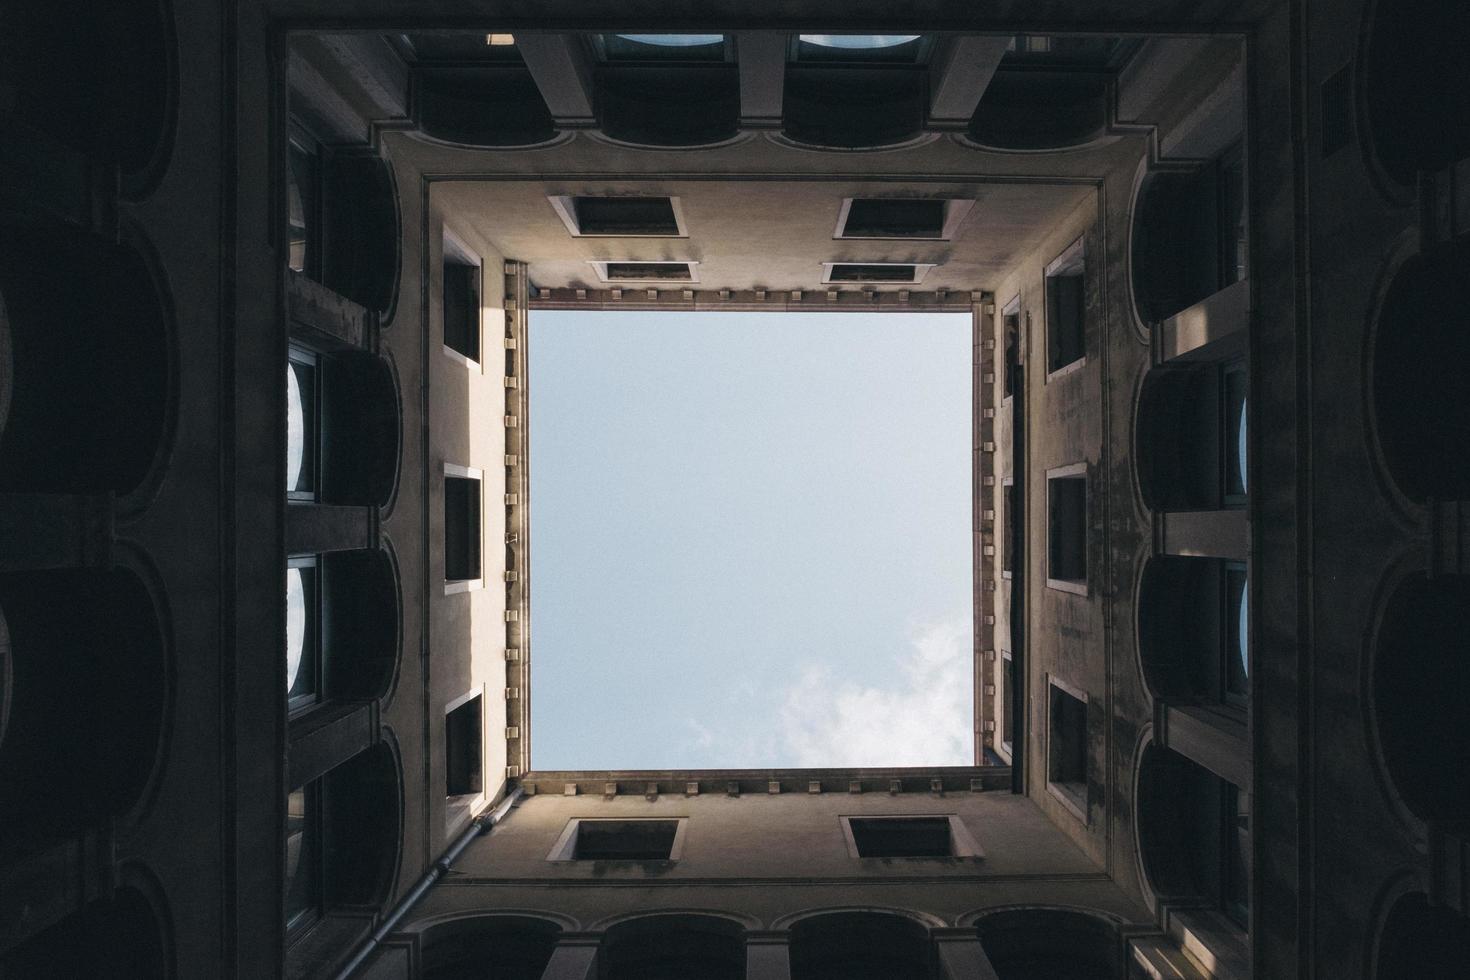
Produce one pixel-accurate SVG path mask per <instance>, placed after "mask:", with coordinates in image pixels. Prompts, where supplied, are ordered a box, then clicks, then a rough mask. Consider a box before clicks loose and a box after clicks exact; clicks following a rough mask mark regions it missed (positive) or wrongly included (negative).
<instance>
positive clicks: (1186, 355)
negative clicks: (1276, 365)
mask: <svg viewBox="0 0 1470 980" xmlns="http://www.w3.org/2000/svg"><path fill="white" fill-rule="evenodd" d="M1250 318H1251V286H1250V280H1249V279H1242V280H1240V281H1239V282H1237V283H1234V284H1232V285H1229V286H1226V287H1225V288H1224V289H1222V290H1220V291H1219V292H1218V293H1215V294H1214V295H1212V296H1207V297H1205V298H1204V299H1202V300H1200V301H1199V302H1198V303H1196V304H1194V305H1193V306H1191V307H1189V308H1188V309H1185V310H1181V311H1179V312H1178V313H1175V314H1174V315H1173V316H1171V317H1169V318H1168V319H1167V320H1165V321H1163V323H1162V324H1160V326H1159V360H1160V361H1171V360H1174V359H1175V358H1178V359H1181V360H1223V359H1224V358H1225V357H1227V356H1231V355H1233V354H1234V353H1236V351H1235V349H1234V348H1235V347H1237V346H1238V347H1239V348H1240V352H1242V353H1243V352H1244V349H1245V334H1246V327H1247V326H1248V325H1249V324H1250ZM1226 348H1229V349H1228V350H1227V349H1226Z"/></svg>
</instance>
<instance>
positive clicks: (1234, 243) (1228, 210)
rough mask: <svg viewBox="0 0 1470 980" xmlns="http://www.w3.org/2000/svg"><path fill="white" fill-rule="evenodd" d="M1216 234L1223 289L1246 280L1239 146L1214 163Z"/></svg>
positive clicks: (1242, 161) (1242, 166)
mask: <svg viewBox="0 0 1470 980" xmlns="http://www.w3.org/2000/svg"><path fill="white" fill-rule="evenodd" d="M1214 170H1215V178H1214V180H1215V188H1216V190H1215V197H1216V204H1215V207H1216V213H1217V214H1218V215H1219V217H1218V218H1217V219H1216V220H1217V234H1218V236H1219V243H1218V244H1217V245H1216V249H1215V252H1216V255H1218V256H1219V270H1218V275H1217V279H1216V283H1217V286H1218V288H1220V289H1224V288H1225V287H1226V286H1229V285H1231V284H1232V283H1236V282H1239V281H1240V280H1242V279H1244V278H1245V277H1246V259H1247V256H1246V238H1245V158H1244V155H1243V154H1242V152H1241V146H1240V144H1239V143H1237V144H1235V146H1233V147H1231V148H1230V149H1228V150H1226V151H1225V152H1224V153H1222V154H1221V155H1220V157H1219V159H1217V160H1216V161H1215V163H1214Z"/></svg>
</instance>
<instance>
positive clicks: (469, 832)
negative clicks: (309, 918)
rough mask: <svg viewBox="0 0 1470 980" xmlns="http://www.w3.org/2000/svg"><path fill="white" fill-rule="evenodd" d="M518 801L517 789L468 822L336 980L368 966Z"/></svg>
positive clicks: (345, 978) (519, 791) (354, 955)
mask: <svg viewBox="0 0 1470 980" xmlns="http://www.w3.org/2000/svg"><path fill="white" fill-rule="evenodd" d="M520 798H521V788H520V787H519V786H517V787H516V788H515V789H513V790H511V792H510V795H508V796H506V798H505V799H503V800H501V801H500V805H499V806H497V807H496V808H495V809H494V810H491V811H490V812H489V813H482V814H480V815H479V816H478V817H476V818H475V819H473V820H471V821H470V825H469V826H468V827H466V828H465V831H464V833H462V834H460V835H459V837H458V838H457V839H456V840H455V841H454V843H453V844H450V845H449V847H448V848H446V849H445V851H444V853H443V855H441V856H440V858H439V860H437V861H435V862H434V864H433V866H432V867H430V868H429V870H428V871H425V872H424V876H423V877H422V878H420V879H419V880H418V883H417V884H415V885H414V886H413V888H412V889H410V890H409V892H408V894H407V895H404V896H403V898H401V899H399V900H398V904H397V905H395V906H393V909H392V911H390V912H389V913H388V916H387V918H385V919H384V920H383V924H382V925H380V926H378V928H377V929H376V930H374V932H373V934H372V935H371V936H369V937H368V938H367V939H366V940H364V942H363V944H362V945H361V946H359V947H358V949H357V952H356V953H354V954H353V955H352V959H350V960H348V961H347V964H346V965H345V966H343V967H342V969H340V970H338V971H337V974H336V977H337V980H347V978H348V977H350V976H352V974H353V972H354V971H356V970H357V968H358V967H360V966H362V965H363V963H365V962H367V958H368V957H369V956H371V955H372V954H373V951H374V950H376V949H377V948H378V944H379V943H381V942H382V941H383V940H384V939H386V938H387V936H388V934H389V933H391V932H392V931H393V930H394V929H396V928H398V923H399V922H401V921H403V917H404V916H405V915H407V914H408V910H409V909H411V908H413V907H414V906H415V905H417V904H418V901H419V899H421V898H423V897H424V895H425V894H427V893H428V891H429V889H430V888H432V887H434V883H435V882H437V881H438V880H439V879H440V878H442V877H444V874H445V872H447V871H448V870H449V866H450V865H451V864H453V863H454V862H455V861H456V860H458V858H459V856H460V855H461V854H463V853H464V849H465V848H467V847H469V846H470V841H472V840H474V839H475V838H476V837H478V836H480V835H481V834H484V833H488V832H489V830H490V828H491V827H494V826H495V825H496V824H498V823H500V821H502V820H504V819H505V815H506V814H507V813H509V812H510V808H511V807H513V806H515V805H516V803H517V802H519V801H520Z"/></svg>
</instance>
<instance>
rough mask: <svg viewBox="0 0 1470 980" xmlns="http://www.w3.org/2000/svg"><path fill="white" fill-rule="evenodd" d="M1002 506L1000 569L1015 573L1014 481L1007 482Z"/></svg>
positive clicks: (1015, 515)
mask: <svg viewBox="0 0 1470 980" xmlns="http://www.w3.org/2000/svg"><path fill="white" fill-rule="evenodd" d="M1002 507H1003V508H1004V510H1003V511H1002V513H1001V515H1000V517H1001V522H1002V524H1001V527H1002V531H1001V534H1000V570H1001V571H1002V572H1008V573H1011V574H1015V571H1016V547H1015V542H1014V540H1013V538H1014V537H1015V525H1016V519H1017V516H1018V514H1017V511H1016V485H1015V484H1014V483H1007V484H1006V485H1005V494H1004V495H1003V497H1002Z"/></svg>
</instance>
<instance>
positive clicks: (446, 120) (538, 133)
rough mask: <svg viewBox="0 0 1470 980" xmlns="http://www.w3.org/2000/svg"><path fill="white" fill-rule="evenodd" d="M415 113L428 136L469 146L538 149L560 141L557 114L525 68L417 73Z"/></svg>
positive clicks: (485, 67) (440, 69)
mask: <svg viewBox="0 0 1470 980" xmlns="http://www.w3.org/2000/svg"><path fill="white" fill-rule="evenodd" d="M414 112H415V118H416V121H417V122H418V125H419V128H420V129H422V130H423V131H424V134H425V135H427V136H431V137H433V138H434V139H439V140H444V141H446V142H449V143H459V144H463V145H465V146H484V147H511V146H534V145H536V144H538V143H545V142H548V141H550V140H552V139H554V138H555V137H556V125H555V123H554V121H553V120H552V117H551V110H550V109H548V108H547V107H546V100H545V99H544V98H542V96H541V90H540V89H539V88H537V87H536V80H535V79H534V78H532V77H531V73H530V71H528V70H527V69H526V67H525V66H524V65H474V66H458V67H448V66H444V67H437V66H436V67H426V68H420V69H417V70H416V71H415V72H414Z"/></svg>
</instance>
